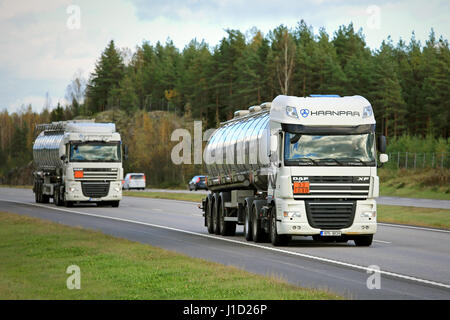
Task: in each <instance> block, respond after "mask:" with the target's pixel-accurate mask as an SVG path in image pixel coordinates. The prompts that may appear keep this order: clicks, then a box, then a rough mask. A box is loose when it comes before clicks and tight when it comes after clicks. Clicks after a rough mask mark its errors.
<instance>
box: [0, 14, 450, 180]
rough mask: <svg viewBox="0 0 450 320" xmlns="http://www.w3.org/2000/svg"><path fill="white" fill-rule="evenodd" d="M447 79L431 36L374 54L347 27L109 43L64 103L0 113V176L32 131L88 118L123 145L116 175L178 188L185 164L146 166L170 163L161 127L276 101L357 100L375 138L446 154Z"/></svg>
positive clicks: (444, 55)
mask: <svg viewBox="0 0 450 320" xmlns="http://www.w3.org/2000/svg"><path fill="white" fill-rule="evenodd" d="M449 71H450V51H449V44H448V40H447V39H443V38H442V37H438V36H436V34H435V33H434V31H433V30H431V32H430V35H429V38H428V40H426V42H425V43H424V44H422V43H421V42H420V41H418V40H416V39H415V36H414V33H413V34H412V36H411V39H410V40H409V41H408V42H405V41H404V40H400V41H399V42H398V43H396V44H394V43H393V41H392V40H391V39H390V38H388V39H386V40H385V41H383V43H382V44H381V46H380V48H378V49H376V50H371V49H370V48H369V47H368V46H367V45H366V43H365V40H364V35H363V34H362V31H361V30H360V31H355V30H354V28H353V25H352V24H349V25H348V26H341V27H339V29H338V30H337V31H335V32H334V34H333V36H330V35H328V34H327V33H326V31H325V30H324V29H320V30H319V32H318V34H314V32H313V29H312V27H310V26H308V25H307V24H306V23H305V22H304V21H303V20H302V21H300V22H299V23H298V25H297V26H296V27H294V28H288V27H286V26H283V25H281V26H279V27H277V28H275V29H273V30H272V31H270V32H269V33H268V34H266V35H264V34H263V33H262V32H261V31H259V30H257V29H256V28H253V29H251V30H250V31H248V32H246V33H245V34H244V33H243V32H241V31H239V30H226V37H224V38H223V39H222V40H221V41H220V42H219V43H218V44H217V45H216V46H214V47H211V46H210V45H208V44H207V43H205V42H204V41H202V42H199V41H197V40H192V41H191V42H190V43H189V44H188V45H187V46H186V47H185V48H183V49H182V50H180V49H178V48H176V47H175V46H174V44H173V42H172V41H170V40H168V41H167V42H166V43H165V44H161V43H159V42H158V43H156V44H154V45H152V44H151V43H149V42H143V43H142V44H141V45H139V46H137V47H136V48H135V50H134V52H132V51H131V50H129V49H120V48H118V47H117V46H116V44H115V43H114V41H112V40H111V41H110V42H109V43H108V44H107V46H106V48H105V49H104V51H103V52H102V53H101V55H100V57H99V58H98V60H97V63H96V66H95V70H93V71H92V73H91V74H90V77H89V79H87V80H86V79H83V78H82V77H81V76H76V77H75V78H74V79H73V80H72V82H71V83H70V84H69V86H68V90H67V99H68V100H69V101H71V103H70V104H69V105H66V106H61V105H59V104H58V106H56V107H55V108H53V109H52V110H49V109H44V111H43V112H41V113H39V114H38V113H36V112H33V111H32V110H31V108H29V107H28V108H27V107H24V108H23V109H22V111H21V112H19V113H13V114H9V113H8V112H6V111H3V112H2V113H0V175H1V174H2V172H3V173H4V172H6V171H7V170H8V168H11V167H12V166H20V165H24V164H26V163H28V162H29V161H30V160H31V148H32V143H33V139H34V137H35V136H36V135H37V132H36V131H35V124H36V123H43V122H48V121H57V120H68V119H73V118H97V119H100V120H101V119H103V120H108V121H109V120H111V121H115V122H118V128H119V130H121V133H122V135H123V136H124V140H125V141H126V142H127V143H129V144H130V151H131V153H130V161H129V164H127V166H128V169H130V170H136V171H138V170H139V171H145V172H147V173H148V175H149V176H158V175H159V174H161V180H160V179H159V178H158V179H157V180H158V182H159V183H160V182H162V181H163V180H164V176H165V174H164V172H165V170H167V173H170V174H172V175H173V176H174V178H173V179H174V180H179V179H180V178H181V177H184V173H183V172H185V171H184V170H185V168H184V169H183V168H177V169H176V170H175V171H174V169H173V168H172V165H171V164H169V165H168V166H167V168H165V167H164V168H161V170H159V171H158V168H157V167H155V168H153V167H151V166H152V165H150V164H149V162H151V160H153V161H154V159H160V160H158V161H160V162H159V164H160V165H161V163H163V162H164V159H165V158H164V157H167V156H170V150H169V151H168V155H167V154H166V151H167V150H165V149H168V147H169V145H170V143H167V144H166V145H165V146H163V147H160V146H158V143H162V140H164V141H167V139H169V138H170V129H174V128H176V127H180V126H184V127H186V126H187V124H188V123H190V122H189V121H191V120H192V119H196V120H202V121H203V126H204V129H206V128H211V127H216V126H217V125H218V123H219V122H221V121H224V120H227V119H229V118H231V117H232V115H233V112H234V111H236V110H238V109H242V108H248V107H249V106H251V105H255V104H260V103H262V102H265V101H272V100H273V98H274V97H276V96H277V95H279V94H288V95H295V96H308V95H310V94H339V95H341V96H345V95H362V96H364V97H366V98H367V99H368V100H369V101H370V102H371V104H372V106H373V108H374V112H375V116H376V119H377V131H378V132H379V133H383V134H385V135H386V136H388V141H389V140H390V141H392V142H394V141H396V142H399V143H395V144H393V146H402V148H419V145H423V146H424V148H427V151H426V152H431V151H430V150H431V149H432V151H433V152H434V151H435V150H436V151H438V152H442V150H445V151H447V150H448V136H449V130H448V120H449V110H450V77H449V74H450V72H449ZM158 111H159V112H158ZM143 128H145V130H143ZM165 135H169V136H165ZM404 137H414V138H404ZM425 137H427V138H426V139H423V138H425ZM418 140H423V141H426V142H424V143H422V144H420V143H417V141H418ZM401 141H416V142H415V143H412V142H411V143H410V144H411V145H408V143H406V145H408V146H405V143H400V142H401ZM430 141H432V143H431V142H430ZM133 145H134V147H133V148H132V146H133ZM143 146H145V148H144V147H143ZM133 149H134V152H133ZM395 149H396V148H395ZM390 151H391V152H394V151H397V150H393V149H392V147H391V150H390ZM398 151H406V150H398ZM417 152H425V151H420V150H417ZM133 154H134V155H133ZM158 157H160V158H158ZM154 170H155V171H154ZM177 170H178V171H177ZM188 171H189V170H188Z"/></svg>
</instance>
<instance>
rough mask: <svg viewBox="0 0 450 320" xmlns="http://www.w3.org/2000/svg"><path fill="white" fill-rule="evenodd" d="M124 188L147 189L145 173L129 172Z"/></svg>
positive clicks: (124, 181)
mask: <svg viewBox="0 0 450 320" xmlns="http://www.w3.org/2000/svg"><path fill="white" fill-rule="evenodd" d="M123 189H124V190H131V189H137V190H144V189H145V174H143V173H127V175H126V176H125V179H124V180H123Z"/></svg>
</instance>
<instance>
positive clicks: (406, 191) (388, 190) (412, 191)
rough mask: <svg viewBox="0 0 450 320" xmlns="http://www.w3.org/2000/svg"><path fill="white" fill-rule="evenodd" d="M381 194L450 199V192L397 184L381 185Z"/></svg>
mask: <svg viewBox="0 0 450 320" xmlns="http://www.w3.org/2000/svg"><path fill="white" fill-rule="evenodd" d="M380 195H381V196H386V197H404V198H418V199H434V200H450V193H445V191H439V190H437V191H433V190H431V189H421V190H420V189H417V188H411V187H402V188H398V187H396V186H392V185H391V186H390V185H381V186H380Z"/></svg>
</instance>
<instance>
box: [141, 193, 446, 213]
mask: <svg viewBox="0 0 450 320" xmlns="http://www.w3.org/2000/svg"><path fill="white" fill-rule="evenodd" d="M145 191H149V192H169V193H200V194H207V193H208V192H209V191H206V190H197V191H189V190H169V189H146V190H145ZM377 203H378V204H386V205H390V206H405V207H419V208H435V209H450V201H449V200H434V199H418V198H403V197H379V198H377Z"/></svg>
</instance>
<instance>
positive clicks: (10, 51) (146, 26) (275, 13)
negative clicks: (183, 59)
mask: <svg viewBox="0 0 450 320" xmlns="http://www.w3.org/2000/svg"><path fill="white" fill-rule="evenodd" d="M449 12H450V1H448V0H442V1H439V0H427V1H423V0H420V1H418V0H409V1H408V0H398V1H396V0H392V1H364V0H360V1H337V0H306V1H301V0H283V1H268V0H246V1H238V0H174V1H171V0H147V1H145V0H108V1H106V0H95V1H88V0H74V1H72V0H40V1H26V0H0V84H1V86H0V110H3V109H7V110H8V111H9V112H13V111H17V110H19V109H20V107H21V106H22V105H27V104H30V103H31V104H32V106H33V109H34V110H36V111H40V110H42V108H43V106H44V102H45V95H46V92H48V93H49V95H50V97H51V100H52V104H53V105H56V103H57V102H58V101H60V102H61V103H63V104H64V103H65V100H64V95H65V89H66V86H67V85H68V84H69V82H70V80H71V79H72V77H73V75H74V74H75V73H76V72H77V71H81V72H82V73H83V75H84V77H85V78H88V77H89V73H90V72H92V71H93V68H94V65H95V62H96V60H97V59H98V57H99V56H100V54H101V52H102V50H103V49H104V48H105V46H106V45H107V43H108V42H109V40H111V39H113V40H114V41H115V42H116V45H117V46H118V47H120V48H124V47H128V48H130V49H132V50H134V48H135V47H136V45H140V44H142V41H143V40H148V41H150V43H151V44H155V43H156V42H157V41H161V42H163V43H164V42H165V41H166V40H167V38H170V39H172V40H173V42H174V44H175V45H176V46H177V47H178V48H179V49H182V48H183V47H184V46H185V45H186V44H187V43H188V42H189V41H190V40H192V39H193V38H197V40H202V39H204V40H205V41H206V42H207V43H208V44H209V45H210V46H215V45H216V44H218V42H219V41H220V40H221V39H222V37H224V36H225V32H224V29H227V28H230V29H239V30H241V31H242V32H244V33H245V31H247V30H249V29H250V28H252V27H254V26H255V27H257V28H258V29H260V30H262V31H263V32H264V33H267V32H268V31H269V30H271V29H273V28H275V27H276V26H278V25H280V24H284V25H286V26H288V27H292V28H294V27H295V26H296V25H297V23H298V21H300V20H301V19H304V20H305V21H306V23H307V24H308V25H311V26H313V28H314V31H315V32H317V31H318V29H319V28H320V27H325V28H326V31H327V32H328V33H329V34H330V35H332V34H333V33H334V31H335V30H336V29H337V28H338V27H339V26H340V25H342V24H345V25H348V24H349V23H350V22H353V24H354V26H355V28H356V29H359V28H362V29H363V33H364V35H365V37H366V42H367V44H368V45H369V47H370V48H372V49H376V48H378V47H379V46H380V44H381V41H382V40H383V39H386V38H387V37H388V35H391V36H392V38H393V40H394V42H395V43H396V42H397V41H398V39H399V38H400V37H401V38H402V39H404V40H406V41H407V42H408V41H409V39H410V37H411V32H412V31H413V30H414V31H415V34H416V38H417V39H419V40H421V41H422V43H424V41H425V40H426V39H427V38H428V35H429V32H430V30H431V28H434V30H435V32H436V34H437V35H438V36H439V35H443V36H444V38H445V39H448V35H449V31H450V22H449V20H450V19H449Z"/></svg>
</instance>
